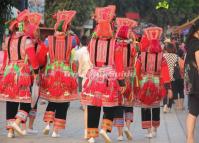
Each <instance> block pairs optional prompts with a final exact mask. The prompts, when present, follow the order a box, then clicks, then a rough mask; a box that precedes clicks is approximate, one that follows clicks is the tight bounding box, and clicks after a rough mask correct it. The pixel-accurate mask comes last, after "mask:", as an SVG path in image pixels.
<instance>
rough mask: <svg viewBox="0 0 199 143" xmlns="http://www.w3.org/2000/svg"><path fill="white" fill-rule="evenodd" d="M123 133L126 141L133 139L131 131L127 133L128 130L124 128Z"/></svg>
mask: <svg viewBox="0 0 199 143" xmlns="http://www.w3.org/2000/svg"><path fill="white" fill-rule="evenodd" d="M124 133H125V135H126V137H127V139H128V140H132V139H133V136H132V134H131V131H129V129H128V128H127V127H124Z"/></svg>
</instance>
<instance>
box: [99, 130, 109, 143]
mask: <svg viewBox="0 0 199 143" xmlns="http://www.w3.org/2000/svg"><path fill="white" fill-rule="evenodd" d="M100 135H101V136H102V137H103V138H104V140H105V143H111V139H110V138H109V136H108V135H107V133H106V132H105V131H104V130H103V129H101V130H100Z"/></svg>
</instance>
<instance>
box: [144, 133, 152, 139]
mask: <svg viewBox="0 0 199 143" xmlns="http://www.w3.org/2000/svg"><path fill="white" fill-rule="evenodd" d="M145 137H146V138H153V134H152V133H148V134H146V135H145Z"/></svg>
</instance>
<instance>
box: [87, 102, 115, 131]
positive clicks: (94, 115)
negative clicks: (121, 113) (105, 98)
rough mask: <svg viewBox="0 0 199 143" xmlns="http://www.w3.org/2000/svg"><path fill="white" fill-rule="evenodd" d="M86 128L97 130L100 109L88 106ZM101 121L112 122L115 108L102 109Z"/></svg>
mask: <svg viewBox="0 0 199 143" xmlns="http://www.w3.org/2000/svg"><path fill="white" fill-rule="evenodd" d="M87 108H88V128H98V126H99V121H100V113H101V107H96V106H88V107H87ZM103 111H104V115H103V119H108V120H110V121H113V118H114V113H115V107H103Z"/></svg>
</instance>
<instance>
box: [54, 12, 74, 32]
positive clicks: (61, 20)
mask: <svg viewBox="0 0 199 143" xmlns="http://www.w3.org/2000/svg"><path fill="white" fill-rule="evenodd" d="M75 14H76V11H74V10H70V11H66V10H64V11H58V12H57V13H56V14H55V15H53V18H55V19H56V20H57V22H56V24H55V26H54V29H55V30H56V31H60V32H66V31H67V28H68V25H69V23H70V22H71V21H72V19H73V17H74V16H75Z"/></svg>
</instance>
